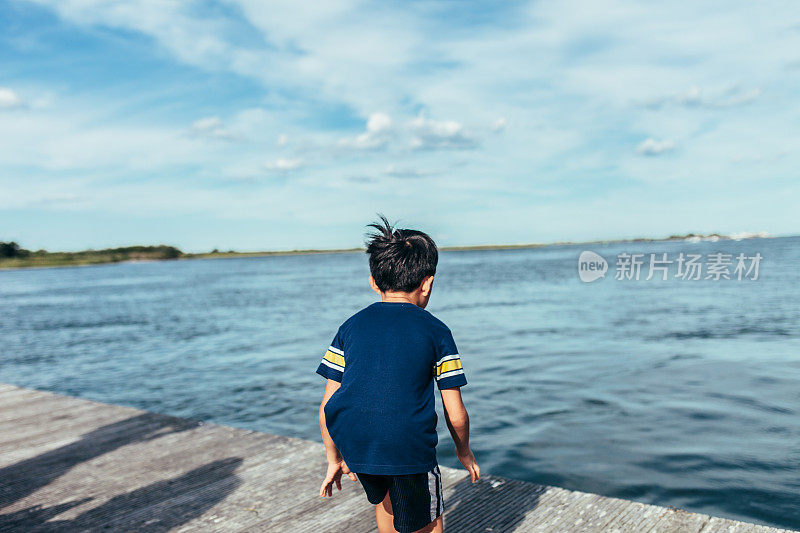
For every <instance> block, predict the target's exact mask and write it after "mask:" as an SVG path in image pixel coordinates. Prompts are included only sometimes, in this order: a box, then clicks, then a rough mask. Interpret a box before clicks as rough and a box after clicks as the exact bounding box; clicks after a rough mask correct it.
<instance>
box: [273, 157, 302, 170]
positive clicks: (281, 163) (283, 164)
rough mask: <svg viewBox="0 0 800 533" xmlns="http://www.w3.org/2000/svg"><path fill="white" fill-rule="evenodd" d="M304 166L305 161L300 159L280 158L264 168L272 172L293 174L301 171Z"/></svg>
mask: <svg viewBox="0 0 800 533" xmlns="http://www.w3.org/2000/svg"><path fill="white" fill-rule="evenodd" d="M303 165H304V161H303V160H302V159H300V158H294V159H289V158H283V157H279V158H278V159H276V160H275V161H271V162H269V163H267V164H265V165H264V166H265V167H266V169H267V170H272V171H275V172H292V171H294V170H297V169H299V168H300V167H302V166H303Z"/></svg>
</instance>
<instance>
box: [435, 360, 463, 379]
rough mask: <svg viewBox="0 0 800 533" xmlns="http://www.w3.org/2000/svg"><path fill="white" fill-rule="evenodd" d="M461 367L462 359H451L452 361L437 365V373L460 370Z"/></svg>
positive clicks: (438, 374)
mask: <svg viewBox="0 0 800 533" xmlns="http://www.w3.org/2000/svg"><path fill="white" fill-rule="evenodd" d="M460 368H462V366H461V359H451V360H450V361H445V362H444V363H442V364H441V365H439V366H437V367H436V375H437V376H440V375H442V374H444V373H445V372H450V371H451V370H458V369H460Z"/></svg>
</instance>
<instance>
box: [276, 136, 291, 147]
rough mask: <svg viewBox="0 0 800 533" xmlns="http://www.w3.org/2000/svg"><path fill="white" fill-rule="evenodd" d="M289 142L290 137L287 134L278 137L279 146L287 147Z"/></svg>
mask: <svg viewBox="0 0 800 533" xmlns="http://www.w3.org/2000/svg"><path fill="white" fill-rule="evenodd" d="M288 142H289V137H288V136H287V135H286V134H285V133H281V134H280V135H278V143H277V144H278V146H286V143H288Z"/></svg>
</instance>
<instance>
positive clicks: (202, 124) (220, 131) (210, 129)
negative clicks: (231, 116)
mask: <svg viewBox="0 0 800 533" xmlns="http://www.w3.org/2000/svg"><path fill="white" fill-rule="evenodd" d="M224 126H225V125H224V123H223V122H222V119H221V118H219V117H217V116H213V117H203V118H200V119H197V120H195V121H194V122H193V123H192V130H193V131H194V132H195V133H198V134H201V135H206V136H208V137H213V138H217V139H232V138H233V137H234V136H233V135H232V134H231V132H230V131H229V130H228V129H226V128H225V127H224Z"/></svg>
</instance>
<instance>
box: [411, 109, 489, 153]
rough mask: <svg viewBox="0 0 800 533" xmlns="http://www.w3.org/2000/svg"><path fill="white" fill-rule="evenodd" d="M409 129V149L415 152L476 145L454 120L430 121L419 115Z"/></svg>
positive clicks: (462, 127)
mask: <svg viewBox="0 0 800 533" xmlns="http://www.w3.org/2000/svg"><path fill="white" fill-rule="evenodd" d="M410 129H411V133H412V137H411V148H413V149H415V150H434V149H441V148H445V149H447V148H452V149H465V148H474V147H475V146H476V145H477V142H476V141H475V139H474V138H473V137H472V136H471V135H470V134H469V133H468V132H467V131H466V130H465V129H464V126H463V125H462V124H461V123H460V122H456V121H455V120H432V119H429V118H427V117H425V116H423V115H420V116H418V117H417V118H415V119H414V120H412V121H411V123H410Z"/></svg>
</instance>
